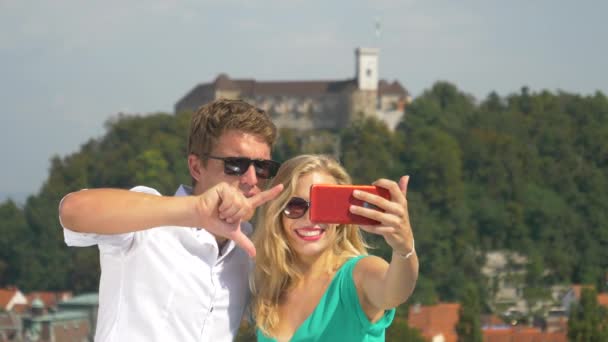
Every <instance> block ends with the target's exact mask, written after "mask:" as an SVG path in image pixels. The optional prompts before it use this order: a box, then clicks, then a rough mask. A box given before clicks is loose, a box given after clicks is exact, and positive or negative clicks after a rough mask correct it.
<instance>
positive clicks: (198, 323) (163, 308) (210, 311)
mask: <svg viewBox="0 0 608 342" xmlns="http://www.w3.org/2000/svg"><path fill="white" fill-rule="evenodd" d="M131 190H132V191H138V192H145V193H149V194H156V195H160V193H159V192H158V191H156V190H154V189H152V188H148V187H143V186H139V187H135V188H133V189H131ZM175 195H176V196H185V195H189V189H187V188H186V187H184V186H183V185H182V186H180V188H179V189H178V190H177V193H176V194H175ZM62 226H63V225H62ZM63 228H64V230H63V232H64V237H65V242H66V244H67V245H68V246H79V247H83V246H92V245H98V247H99V255H100V256H99V258H100V263H101V279H100V283H99V312H98V317H97V327H96V333H95V341H99V342H106V341H112V342H122V341H127V342H138V341H162V342H167V341H180V342H182V341H212V342H216V341H232V340H233V339H234V337H235V336H236V333H237V330H238V328H239V325H240V323H241V318H242V316H243V312H244V308H245V306H246V304H247V301H248V299H249V288H248V275H249V272H250V270H251V267H252V265H253V263H252V262H251V261H250V259H249V257H248V256H247V254H246V253H245V252H244V251H243V250H242V249H241V248H236V245H235V243H234V242H233V241H228V242H227V243H226V245H225V246H224V248H223V250H222V253H221V255H220V253H219V251H218V245H217V242H216V240H215V238H214V237H213V236H212V235H211V234H210V233H208V232H207V231H206V230H204V229H197V228H187V227H158V228H153V229H148V230H144V231H139V232H135V233H126V234H118V235H98V234H89V233H78V232H74V231H71V230H70V229H69V228H68V227H65V226H63ZM241 229H242V230H243V232H245V233H246V234H249V233H251V230H252V229H251V225H250V224H249V223H244V224H242V225H241Z"/></svg>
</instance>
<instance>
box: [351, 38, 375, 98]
mask: <svg viewBox="0 0 608 342" xmlns="http://www.w3.org/2000/svg"><path fill="white" fill-rule="evenodd" d="M378 54H379V51H378V49H374V48H358V49H356V50H355V68H356V70H355V75H356V76H357V88H358V89H359V90H373V91H376V90H378Z"/></svg>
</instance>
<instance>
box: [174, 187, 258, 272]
mask: <svg viewBox="0 0 608 342" xmlns="http://www.w3.org/2000/svg"><path fill="white" fill-rule="evenodd" d="M175 196H192V187H191V186H188V185H184V184H181V185H180V186H179V188H177V191H175ZM243 228H245V234H247V233H248V232H249V231H250V230H251V226H250V224H249V223H248V222H243V223H241V229H243ZM192 229H194V230H199V231H200V228H192ZM204 231H205V232H206V233H207V234H209V235H210V236H211V234H210V233H209V232H207V231H206V230H204ZM213 240H215V238H213ZM235 247H236V244H235V243H234V241H232V240H228V242H227V243H226V245H225V246H224V248H222V251H221V252H222V253H221V255H220V256H219V258H218V260H217V261H220V260H222V259H224V257H225V256H226V255H227V254H229V253H230V252H231V251H232V250H233V249H234V248H235Z"/></svg>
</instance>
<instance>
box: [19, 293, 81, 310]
mask: <svg viewBox="0 0 608 342" xmlns="http://www.w3.org/2000/svg"><path fill="white" fill-rule="evenodd" d="M26 297H27V302H28V303H30V304H32V301H34V299H36V298H38V299H40V300H41V301H42V302H43V303H44V307H45V308H52V307H54V306H56V305H57V303H59V302H62V301H64V300H68V299H70V298H72V292H69V291H63V292H50V291H37V292H30V293H28V294H27V296H26Z"/></svg>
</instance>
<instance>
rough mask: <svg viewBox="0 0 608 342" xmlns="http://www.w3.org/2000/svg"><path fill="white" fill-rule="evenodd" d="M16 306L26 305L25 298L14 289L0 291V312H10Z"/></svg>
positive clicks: (8, 288)
mask: <svg viewBox="0 0 608 342" xmlns="http://www.w3.org/2000/svg"><path fill="white" fill-rule="evenodd" d="M16 305H27V298H26V297H25V296H24V295H23V293H22V292H21V291H19V289H18V288H16V287H7V288H4V289H0V310H3V311H12V310H13V308H14V307H15V306H16Z"/></svg>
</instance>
